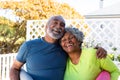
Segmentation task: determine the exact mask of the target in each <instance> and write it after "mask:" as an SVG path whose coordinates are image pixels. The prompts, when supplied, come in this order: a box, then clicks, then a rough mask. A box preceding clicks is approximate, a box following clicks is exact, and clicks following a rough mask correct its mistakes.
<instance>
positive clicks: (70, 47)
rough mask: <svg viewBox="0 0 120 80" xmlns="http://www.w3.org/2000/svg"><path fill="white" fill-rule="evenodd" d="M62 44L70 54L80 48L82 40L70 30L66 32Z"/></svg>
mask: <svg viewBox="0 0 120 80" xmlns="http://www.w3.org/2000/svg"><path fill="white" fill-rule="evenodd" d="M60 45H61V46H62V48H63V49H64V50H65V51H66V52H67V53H68V54H69V53H72V52H76V51H79V50H80V42H79V41H78V40H77V39H76V37H75V36H74V35H73V34H72V33H70V32H66V33H65V34H64V36H63V37H62V38H61V40H60Z"/></svg>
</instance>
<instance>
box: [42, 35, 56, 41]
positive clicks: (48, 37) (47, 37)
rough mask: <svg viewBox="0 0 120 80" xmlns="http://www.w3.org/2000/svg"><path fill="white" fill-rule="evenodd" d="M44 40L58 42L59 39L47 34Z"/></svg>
mask: <svg viewBox="0 0 120 80" xmlns="http://www.w3.org/2000/svg"><path fill="white" fill-rule="evenodd" d="M44 40H45V41H46V42H48V43H56V42H57V41H58V40H57V39H53V38H51V37H50V36H47V35H46V36H45V37H44Z"/></svg>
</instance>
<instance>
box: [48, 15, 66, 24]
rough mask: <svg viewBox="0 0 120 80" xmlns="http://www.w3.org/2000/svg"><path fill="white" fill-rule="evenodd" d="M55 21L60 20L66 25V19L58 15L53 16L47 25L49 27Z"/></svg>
mask: <svg viewBox="0 0 120 80" xmlns="http://www.w3.org/2000/svg"><path fill="white" fill-rule="evenodd" d="M54 19H58V20H61V21H63V22H64V23H65V20H64V18H63V17H62V16H61V15H56V16H51V17H50V18H49V19H48V21H47V25H49V23H50V22H51V21H52V20H54Z"/></svg>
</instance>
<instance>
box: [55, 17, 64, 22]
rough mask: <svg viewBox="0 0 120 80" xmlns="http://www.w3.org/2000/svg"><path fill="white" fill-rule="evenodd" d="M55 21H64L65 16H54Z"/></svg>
mask: <svg viewBox="0 0 120 80" xmlns="http://www.w3.org/2000/svg"><path fill="white" fill-rule="evenodd" d="M53 20H54V21H62V22H65V21H64V19H63V18H61V17H54V18H53Z"/></svg>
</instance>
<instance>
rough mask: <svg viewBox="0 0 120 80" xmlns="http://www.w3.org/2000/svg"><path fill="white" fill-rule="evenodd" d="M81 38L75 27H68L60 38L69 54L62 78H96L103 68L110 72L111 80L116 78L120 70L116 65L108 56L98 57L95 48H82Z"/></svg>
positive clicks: (89, 79)
mask: <svg viewBox="0 0 120 80" xmlns="http://www.w3.org/2000/svg"><path fill="white" fill-rule="evenodd" d="M83 38H84V35H83V33H82V32H81V31H79V30H78V29H77V28H69V27H68V28H66V33H65V34H64V36H63V37H62V38H61V40H60V45H61V46H62V48H63V49H64V50H65V51H66V53H67V54H68V56H69V58H68V60H67V66H66V72H65V75H64V80H96V78H97V76H98V75H99V74H100V72H101V71H103V70H106V71H108V72H109V73H110V78H111V80H117V79H118V76H119V75H120V72H119V69H118V68H117V67H116V65H115V64H114V63H113V62H112V61H111V60H110V59H109V58H108V57H106V58H105V59H98V58H97V57H96V49H94V48H82V47H81V46H82V42H83ZM104 80H107V79H104Z"/></svg>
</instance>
